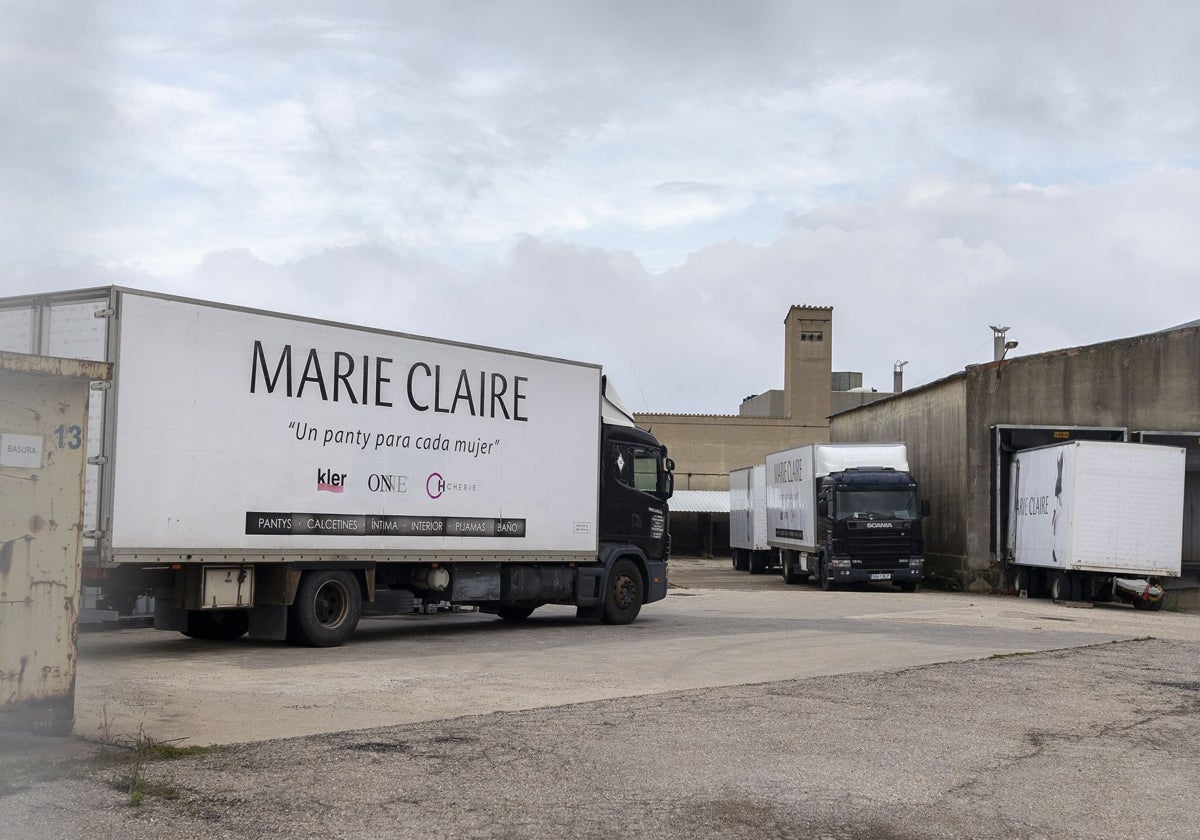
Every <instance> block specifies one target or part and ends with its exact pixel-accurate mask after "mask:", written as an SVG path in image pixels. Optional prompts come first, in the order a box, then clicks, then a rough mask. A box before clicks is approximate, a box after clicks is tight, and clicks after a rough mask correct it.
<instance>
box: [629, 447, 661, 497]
mask: <svg viewBox="0 0 1200 840" xmlns="http://www.w3.org/2000/svg"><path fill="white" fill-rule="evenodd" d="M633 486H634V487H636V488H637V489H638V490H644V491H645V492H647V493H653V492H655V491H656V490H658V453H657V452H650V451H647V450H645V449H637V450H634V453H633Z"/></svg>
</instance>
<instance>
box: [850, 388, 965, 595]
mask: <svg viewBox="0 0 1200 840" xmlns="http://www.w3.org/2000/svg"><path fill="white" fill-rule="evenodd" d="M965 407H966V378H965V377H964V376H961V375H960V376H956V377H952V378H950V379H944V380H942V381H940V382H935V383H933V384H932V385H929V386H927V387H924V388H921V389H919V390H915V391H909V392H907V393H904V394H901V395H899V396H897V397H894V398H892V399H886V400H881V401H879V402H875V403H871V404H870V405H867V406H864V407H862V408H859V409H855V410H853V411H850V412H847V413H845V414H835V415H834V416H833V417H832V418H831V420H830V428H829V439H830V440H831V441H833V442H835V443H838V442H842V443H850V442H854V441H874V442H879V443H884V442H888V441H903V442H904V443H905V445H906V446H907V447H908V462H909V467H910V469H911V470H912V473H913V475H915V476H916V477H917V481H918V482H920V484H921V497H922V498H925V499H929V506H930V515H929V519H927V520H926V521H925V524H924V529H925V530H924V534H925V558H926V564H927V565H926V575H927V577H928V578H930V579H931V580H942V581H944V582H945V583H947V584H954V585H957V584H958V583H960V582H961V580H962V577H963V575H962V572H963V568H964V566H965V564H966V550H965V546H966V529H967V515H968V512H967V499H966V498H965V496H964V494H963V486H964V484H965V483H966V476H967V458H966V455H967V435H966V416H965Z"/></svg>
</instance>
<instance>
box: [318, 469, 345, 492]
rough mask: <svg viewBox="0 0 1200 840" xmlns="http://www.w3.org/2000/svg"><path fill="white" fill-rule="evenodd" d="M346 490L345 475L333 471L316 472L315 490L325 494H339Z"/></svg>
mask: <svg viewBox="0 0 1200 840" xmlns="http://www.w3.org/2000/svg"><path fill="white" fill-rule="evenodd" d="M345 489H346V473H335V472H334V471H333V470H317V490H318V491H324V492H326V493H341V492H342V491H344V490H345Z"/></svg>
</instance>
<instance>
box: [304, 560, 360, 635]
mask: <svg viewBox="0 0 1200 840" xmlns="http://www.w3.org/2000/svg"><path fill="white" fill-rule="evenodd" d="M361 617H362V590H361V589H360V588H359V585H358V578H356V577H355V576H354V573H353V572H347V571H341V570H338V571H334V570H331V569H326V570H324V571H311V572H305V573H304V577H303V578H301V579H300V587H299V588H298V589H297V590H296V601H295V603H293V604H292V605H291V606H290V607H288V631H287V640H288V641H289V642H291V643H292V644H298V645H308V646H309V647H336V646H337V645H340V644H341V643H342V642H344V641H346V639H347V638H349V636H350V634H351V633H353V632H354V628H355V627H357V626H358V620H359V618H361Z"/></svg>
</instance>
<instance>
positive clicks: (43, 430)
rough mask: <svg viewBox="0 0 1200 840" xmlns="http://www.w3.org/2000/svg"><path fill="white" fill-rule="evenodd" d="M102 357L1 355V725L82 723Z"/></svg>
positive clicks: (53, 727)
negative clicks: (90, 483)
mask: <svg viewBox="0 0 1200 840" xmlns="http://www.w3.org/2000/svg"><path fill="white" fill-rule="evenodd" d="M108 376H109V366H108V365H107V364H104V363H102V362H82V361H76V360H72V359H49V358H46V357H43V356H30V355H23V354H17V353H4V352H0V395H3V399H0V727H2V728H5V729H21V730H28V731H34V732H41V733H47V734H66V733H68V732H70V730H71V726H72V724H73V722H74V710H75V653H76V638H77V636H76V633H77V629H78V616H79V588H80V569H81V564H82V536H83V535H82V530H83V500H84V468H85V456H86V441H87V418H88V411H87V409H88V397H89V385H90V382H91V381H92V380H94V379H107V378H108Z"/></svg>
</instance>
